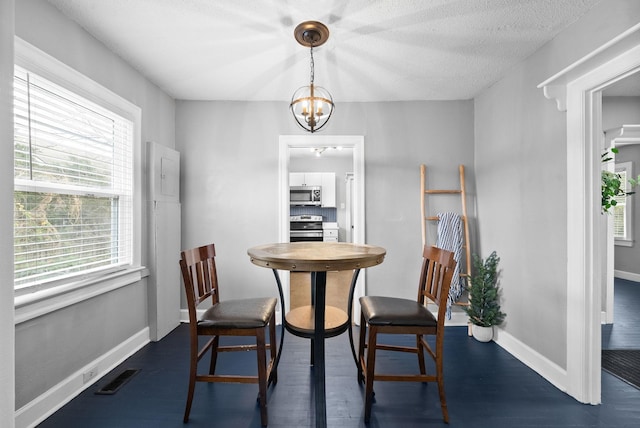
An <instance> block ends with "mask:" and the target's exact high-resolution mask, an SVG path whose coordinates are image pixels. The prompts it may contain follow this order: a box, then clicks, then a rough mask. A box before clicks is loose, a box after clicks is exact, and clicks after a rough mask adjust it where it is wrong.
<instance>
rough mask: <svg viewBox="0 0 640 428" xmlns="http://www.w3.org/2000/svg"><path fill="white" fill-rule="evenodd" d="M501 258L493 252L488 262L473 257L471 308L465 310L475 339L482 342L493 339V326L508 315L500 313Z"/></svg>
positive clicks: (470, 286)
mask: <svg viewBox="0 0 640 428" xmlns="http://www.w3.org/2000/svg"><path fill="white" fill-rule="evenodd" d="M499 262H500V258H499V257H498V255H497V254H496V252H495V251H494V252H492V253H491V255H489V257H487V258H486V260H482V259H481V258H480V257H478V256H477V255H476V254H474V255H473V267H474V271H473V275H472V276H471V281H470V285H469V287H468V290H469V306H467V307H465V308H464V310H465V312H466V313H467V315H469V320H470V321H471V323H472V324H473V326H472V329H471V331H472V333H473V337H475V338H476V339H477V340H479V341H481V342H488V341H490V340H491V339H492V338H493V326H494V325H500V324H501V323H502V321H504V317H505V316H506V314H505V313H504V312H501V311H500V304H499V303H498V299H499V290H498V263H499Z"/></svg>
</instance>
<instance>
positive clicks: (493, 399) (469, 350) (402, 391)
mask: <svg viewBox="0 0 640 428" xmlns="http://www.w3.org/2000/svg"><path fill="white" fill-rule="evenodd" d="M634 287H635V288H634ZM632 299H635V303H634V302H633V300H632ZM619 301H620V304H619V303H618V302H619ZM639 305H640V284H637V283H632V282H629V281H623V283H622V285H619V284H618V281H616V309H615V311H616V324H615V325H614V326H613V327H610V326H605V327H603V346H606V347H609V348H611V347H615V348H618V347H633V346H636V345H640V343H638V342H635V344H633V343H631V342H625V340H626V339H630V340H632V341H633V340H637V339H638V334H637V333H636V332H635V331H634V328H633V326H634V325H635V330H637V329H638V327H639V326H640V320H639V319H638V313H639V312H640V311H638V309H637V308H638V307H639ZM634 317H635V318H634ZM629 320H630V321H629ZM186 333H187V326H186V325H181V326H180V327H178V328H177V329H176V330H174V331H173V332H172V333H171V334H169V335H168V336H167V337H166V338H164V339H163V340H161V341H160V342H157V343H150V344H149V345H147V346H146V347H144V348H143V349H142V350H140V351H139V352H138V353H136V354H135V355H134V356H132V357H131V358H129V359H128V360H127V361H126V362H125V363H123V364H122V365H121V367H119V368H117V369H116V370H114V372H113V373H111V374H109V375H107V376H105V377H104V378H103V379H101V380H100V381H99V382H98V383H97V384H95V385H93V386H92V387H91V388H89V389H88V390H86V391H85V392H84V393H82V394H81V395H79V396H78V397H77V398H75V399H74V400H73V401H71V402H70V403H69V404H67V405H66V406H64V407H63V408H62V409H60V410H59V411H58V412H56V413H55V414H54V415H52V416H51V417H50V418H48V419H47V420H46V421H44V422H43V423H42V424H41V425H40V426H41V427H43V428H46V427H65V428H66V427H110V428H111V427H119V428H120V427H121V428H125V427H136V428H141V427H154V428H156V427H193V428H196V427H230V428H235V427H259V426H260V414H259V410H258V407H257V405H256V396H257V388H256V386H255V385H229V384H216V385H206V384H199V385H198V386H197V387H196V393H195V399H194V403H193V408H192V411H191V420H190V422H189V423H188V424H183V423H182V413H183V410H184V401H185V396H186V388H187V382H186V380H187V379H186V377H187V364H186V362H187V343H188V337H187V334H186ZM625 338H626V339H625ZM445 343H446V345H445V353H446V365H445V380H446V390H447V401H448V404H449V414H450V419H451V420H450V424H449V425H448V426H450V427H474V428H476V427H477V428H483V427H487V428H489V427H491V428H501V427H505V428H506V427H508V428H514V427H523V428H524V427H532V428H533V427H536V428H543V427H607V428H622V427H629V428H630V427H637V426H639V423H640V422H639V421H640V390H638V389H636V388H634V387H632V386H629V385H627V384H626V383H624V382H622V381H620V380H618V379H617V378H615V377H613V376H611V375H609V374H607V373H603V374H602V391H603V392H602V398H603V403H602V404H601V405H598V406H591V405H584V404H580V403H578V402H576V401H575V400H574V399H573V398H571V397H569V396H567V395H566V394H564V393H562V392H561V391H559V390H558V389H556V388H555V387H553V386H552V385H551V384H549V383H548V382H547V381H545V380H544V379H543V378H542V377H540V376H539V375H538V374H536V373H535V372H533V371H532V370H530V369H529V368H527V367H526V366H524V365H523V364H522V363H521V362H519V361H518V360H516V359H515V358H514V357H512V356H511V355H510V354H508V353H507V352H505V351H504V350H503V349H502V348H500V347H499V346H497V345H496V344H495V343H493V342H491V343H479V342H477V341H475V340H474V339H473V338H469V337H468V336H467V334H466V328H465V327H448V328H447V333H446V339H445ZM221 358H222V359H221V360H220V362H219V367H220V369H223V370H225V369H228V370H235V369H238V368H240V369H242V368H243V367H245V366H246V367H248V371H249V372H255V369H254V367H255V362H254V361H255V360H254V354H253V353H244V354H241V355H238V354H237V353H236V354H235V355H230V354H227V355H223V356H222V357H221ZM414 358H415V357H414ZM414 358H411V356H410V355H406V356H404V355H400V356H397V355H395V354H394V355H393V356H392V354H389V353H386V355H385V353H381V354H380V357H379V358H378V363H379V366H380V367H383V366H391V365H393V366H394V367H400V369H401V370H402V369H405V368H406V370H407V371H409V370H414V369H415V366H416V364H415V360H414ZM308 361H309V342H308V341H307V340H305V339H300V338H297V337H294V336H292V335H290V334H287V335H286V336H285V343H284V353H283V357H282V360H281V362H280V368H279V381H278V384H277V385H276V386H275V388H272V389H270V390H269V398H268V406H269V426H270V427H272V428H276V427H278V428H283V427H287V428H300V427H310V426H313V407H312V406H313V392H312V389H313V388H312V384H311V376H312V374H313V371H312V369H311V368H310V367H309V364H308ZM327 361H328V363H327V419H328V426H329V427H331V428H346V427H364V426H365V425H364V422H363V400H362V388H361V387H360V386H359V385H358V383H357V381H356V371H355V366H354V363H353V359H352V357H351V354H350V350H349V347H348V340H347V336H346V335H342V336H340V337H336V338H333V339H329V340H328V343H327ZM126 368H138V369H141V370H140V372H139V373H138V374H137V375H136V376H134V377H133V378H132V379H131V380H130V381H129V382H128V383H127V384H126V385H125V386H124V387H123V388H122V389H121V390H120V391H118V392H117V393H116V394H115V395H111V396H109V395H96V394H94V392H95V391H96V390H97V389H99V388H100V387H102V386H103V385H104V384H106V383H108V382H109V381H110V380H111V379H112V378H113V377H115V376H116V375H117V374H118V373H120V372H121V371H122V370H124V369H126ZM376 385H377V386H376V402H375V403H374V405H373V413H372V418H371V422H370V424H369V427H371V428H390V427H391V428H392V427H402V428H405V427H406V428H411V427H424V426H433V427H445V426H447V425H446V424H444V423H443V422H442V419H441V413H440V407H439V401H438V393H437V388H436V387H435V385H434V384H429V385H422V384H413V383H410V384H406V383H404V384H403V383H394V382H381V383H379V384H376Z"/></svg>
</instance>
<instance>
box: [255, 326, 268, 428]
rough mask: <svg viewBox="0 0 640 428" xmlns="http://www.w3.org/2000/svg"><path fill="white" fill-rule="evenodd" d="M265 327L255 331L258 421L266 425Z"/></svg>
mask: <svg viewBox="0 0 640 428" xmlns="http://www.w3.org/2000/svg"><path fill="white" fill-rule="evenodd" d="M265 342H266V341H265V329H264V328H260V329H257V331H256V345H257V352H256V353H257V355H258V391H259V392H258V400H259V401H260V422H261V423H262V426H265V427H266V426H267V423H268V417H267V350H266V346H265Z"/></svg>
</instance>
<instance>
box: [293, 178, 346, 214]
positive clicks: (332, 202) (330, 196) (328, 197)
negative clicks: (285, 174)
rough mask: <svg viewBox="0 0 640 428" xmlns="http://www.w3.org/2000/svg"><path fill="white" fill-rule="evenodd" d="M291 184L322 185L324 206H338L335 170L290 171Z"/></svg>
mask: <svg viewBox="0 0 640 428" xmlns="http://www.w3.org/2000/svg"><path fill="white" fill-rule="evenodd" d="M289 186H320V187H322V206H323V207H326V208H335V207H336V173H335V172H292V173H289Z"/></svg>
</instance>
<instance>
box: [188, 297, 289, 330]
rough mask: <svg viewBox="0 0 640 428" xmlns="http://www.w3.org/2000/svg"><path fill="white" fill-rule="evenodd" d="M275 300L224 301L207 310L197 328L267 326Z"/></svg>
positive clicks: (272, 298)
mask: <svg viewBox="0 0 640 428" xmlns="http://www.w3.org/2000/svg"><path fill="white" fill-rule="evenodd" d="M276 302H277V300H276V298H275V297H267V298H258V299H238V300H225V301H224V302H219V303H217V304H216V305H214V306H212V307H210V308H209V309H207V311H206V312H205V313H204V315H203V316H202V318H201V319H200V321H198V326H199V327H203V328H206V327H218V328H260V327H264V326H265V325H267V323H268V322H269V319H270V317H271V314H273V311H274V310H275V308H276Z"/></svg>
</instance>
